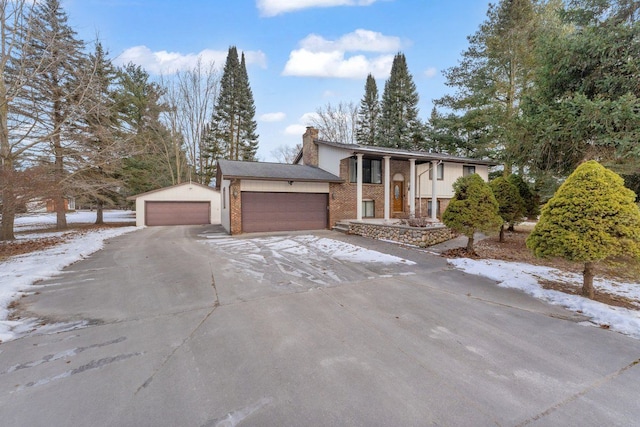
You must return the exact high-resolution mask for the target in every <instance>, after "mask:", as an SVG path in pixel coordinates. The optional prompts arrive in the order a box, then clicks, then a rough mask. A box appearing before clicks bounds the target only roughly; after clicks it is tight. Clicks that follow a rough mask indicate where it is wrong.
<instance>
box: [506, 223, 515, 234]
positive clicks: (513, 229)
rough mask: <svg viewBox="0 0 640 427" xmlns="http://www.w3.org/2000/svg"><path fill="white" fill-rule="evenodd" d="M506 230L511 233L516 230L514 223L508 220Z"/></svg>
mask: <svg viewBox="0 0 640 427" xmlns="http://www.w3.org/2000/svg"><path fill="white" fill-rule="evenodd" d="M507 231H511V232H512V233H513V232H514V231H516V229H515V224H514V223H512V222H510V223H509V228H507Z"/></svg>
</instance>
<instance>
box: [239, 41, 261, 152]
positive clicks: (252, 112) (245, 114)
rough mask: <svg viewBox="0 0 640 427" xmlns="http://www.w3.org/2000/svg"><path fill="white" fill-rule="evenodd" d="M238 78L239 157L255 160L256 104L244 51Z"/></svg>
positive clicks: (256, 137)
mask: <svg viewBox="0 0 640 427" xmlns="http://www.w3.org/2000/svg"><path fill="white" fill-rule="evenodd" d="M239 76H240V79H239V80H238V83H239V84H238V93H239V101H240V102H239V106H240V109H239V112H238V129H239V130H240V135H239V137H238V139H239V146H240V150H239V151H240V152H239V156H238V157H239V158H240V159H242V160H244V161H255V160H256V153H257V151H258V134H257V133H256V130H257V129H258V124H257V123H256V120H255V116H256V105H255V102H254V100H253V92H252V91H251V85H250V84H249V75H248V74H247V64H246V62H245V59H244V52H243V53H242V55H241V56H240V69H239Z"/></svg>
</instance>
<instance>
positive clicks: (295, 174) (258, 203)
mask: <svg viewBox="0 0 640 427" xmlns="http://www.w3.org/2000/svg"><path fill="white" fill-rule="evenodd" d="M335 182H342V180H341V179H340V178H339V177H337V176H335V175H333V174H331V173H329V172H327V171H324V170H322V169H319V168H314V167H312V166H305V165H290V164H282V163H263V162H239V161H232V160H219V161H218V172H217V178H216V183H217V184H218V188H219V189H220V193H221V199H222V207H221V223H222V225H223V226H224V228H225V229H226V230H227V232H229V233H231V234H239V233H253V232H261V231H301V230H320V229H325V228H328V226H329V184H330V183H335Z"/></svg>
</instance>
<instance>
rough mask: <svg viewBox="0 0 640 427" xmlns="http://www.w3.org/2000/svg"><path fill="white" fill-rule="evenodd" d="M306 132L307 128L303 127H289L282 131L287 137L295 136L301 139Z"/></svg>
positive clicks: (296, 125)
mask: <svg viewBox="0 0 640 427" xmlns="http://www.w3.org/2000/svg"><path fill="white" fill-rule="evenodd" d="M306 131H307V127H306V126H305V125H298V124H295V125H289V126H287V127H286V128H285V129H284V133H285V134H287V135H295V136H300V137H302V135H304V133H305V132H306Z"/></svg>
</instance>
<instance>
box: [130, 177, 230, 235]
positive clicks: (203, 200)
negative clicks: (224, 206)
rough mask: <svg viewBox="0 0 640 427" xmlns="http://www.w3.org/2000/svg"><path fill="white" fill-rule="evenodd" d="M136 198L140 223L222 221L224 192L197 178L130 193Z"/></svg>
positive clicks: (173, 223) (149, 224) (146, 224)
mask: <svg viewBox="0 0 640 427" xmlns="http://www.w3.org/2000/svg"><path fill="white" fill-rule="evenodd" d="M129 200H135V201H136V225H137V226H138V227H141V226H156V225H203V224H220V192H219V191H217V190H216V189H214V188H211V187H207V186H206V185H201V184H196V183H193V182H189V183H184V184H177V185H174V186H171V187H166V188H160V189H158V190H154V191H149V192H147V193H143V194H138V195H136V196H132V197H129Z"/></svg>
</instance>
